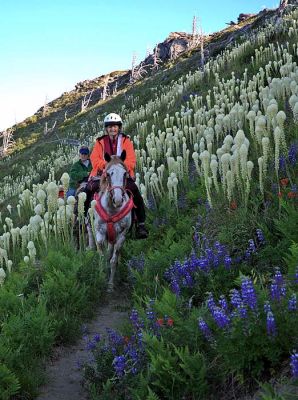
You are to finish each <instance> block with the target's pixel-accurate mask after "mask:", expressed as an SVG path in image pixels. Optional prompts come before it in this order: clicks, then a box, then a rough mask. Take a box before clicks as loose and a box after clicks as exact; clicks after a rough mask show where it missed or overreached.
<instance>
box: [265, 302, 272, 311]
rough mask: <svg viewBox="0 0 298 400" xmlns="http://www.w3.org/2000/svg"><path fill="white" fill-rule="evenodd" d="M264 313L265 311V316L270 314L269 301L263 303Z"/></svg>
mask: <svg viewBox="0 0 298 400" xmlns="http://www.w3.org/2000/svg"><path fill="white" fill-rule="evenodd" d="M264 311H265V313H266V314H268V313H269V312H272V310H271V305H270V303H269V301H265V303H264Z"/></svg>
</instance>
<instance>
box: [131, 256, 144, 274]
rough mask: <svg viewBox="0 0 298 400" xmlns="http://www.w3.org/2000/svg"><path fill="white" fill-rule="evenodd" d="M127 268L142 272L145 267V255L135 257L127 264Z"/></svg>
mask: <svg viewBox="0 0 298 400" xmlns="http://www.w3.org/2000/svg"><path fill="white" fill-rule="evenodd" d="M127 266H128V268H129V269H133V270H136V271H138V272H142V271H143V270H144V267H145V255H144V253H141V254H140V255H139V256H134V257H132V258H131V259H130V260H128V262H127Z"/></svg>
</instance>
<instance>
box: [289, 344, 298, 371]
mask: <svg viewBox="0 0 298 400" xmlns="http://www.w3.org/2000/svg"><path fill="white" fill-rule="evenodd" d="M290 366H291V371H292V375H293V377H294V378H298V353H297V351H295V350H294V352H293V354H292V355H291V363H290Z"/></svg>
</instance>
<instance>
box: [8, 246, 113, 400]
mask: <svg viewBox="0 0 298 400" xmlns="http://www.w3.org/2000/svg"><path fill="white" fill-rule="evenodd" d="M104 282H105V272H104V270H103V268H102V262H101V259H99V258H98V255H96V254H94V253H92V252H86V253H84V254H76V253H74V252H73V249H72V248H71V247H66V246H59V247H56V248H54V247H52V248H51V249H49V252H48V254H45V255H44V256H43V257H41V259H40V260H38V262H36V263H35V264H30V263H29V264H25V263H24V262H21V263H19V266H18V268H17V270H16V271H15V273H14V274H11V275H9V277H8V279H7V280H6V282H5V286H3V287H2V288H1V290H0V327H1V328H0V393H1V395H0V398H1V400H2V399H3V400H5V399H10V398H11V396H12V395H13V394H19V395H21V398H22V399H30V398H34V397H35V396H36V395H37V393H38V387H39V386H40V384H41V383H42V382H43V381H44V379H45V377H44V372H43V371H44V368H41V365H42V364H44V363H45V362H46V359H47V358H48V357H49V355H50V353H51V350H52V348H53V346H54V345H57V344H59V343H62V342H63V343H71V342H73V341H75V340H76V338H77V337H78V334H79V332H80V326H81V324H82V321H84V320H86V318H90V317H91V316H92V309H94V305H95V304H96V303H98V302H99V301H100V300H101V299H102V294H103V290H104V287H105V283H104Z"/></svg>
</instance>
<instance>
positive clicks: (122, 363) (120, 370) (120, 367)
mask: <svg viewBox="0 0 298 400" xmlns="http://www.w3.org/2000/svg"><path fill="white" fill-rule="evenodd" d="M113 367H114V370H115V372H116V374H117V376H118V377H119V378H121V377H122V376H124V374H125V367H126V359H125V357H124V356H117V357H115V358H114V360H113Z"/></svg>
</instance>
